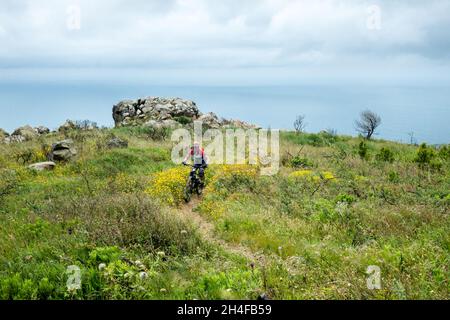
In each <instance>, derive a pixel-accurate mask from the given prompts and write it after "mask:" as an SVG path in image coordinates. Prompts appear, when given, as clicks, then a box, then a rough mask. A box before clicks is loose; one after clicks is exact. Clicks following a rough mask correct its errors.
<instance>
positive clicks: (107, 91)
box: [0, 83, 450, 144]
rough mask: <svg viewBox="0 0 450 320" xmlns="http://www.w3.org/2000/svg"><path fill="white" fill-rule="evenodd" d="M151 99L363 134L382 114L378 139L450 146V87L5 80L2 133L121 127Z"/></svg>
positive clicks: (289, 125) (0, 87) (0, 100)
mask: <svg viewBox="0 0 450 320" xmlns="http://www.w3.org/2000/svg"><path fill="white" fill-rule="evenodd" d="M148 96H161V97H180V98H184V99H190V100H193V101H195V102H196V103H197V106H198V107H199V108H200V110H201V111H202V112H204V113H206V112H210V111H211V112H215V113H216V114H218V115H219V116H222V117H225V118H232V119H240V120H244V121H247V122H250V123H255V124H258V125H260V126H261V127H263V128H271V129H285V130H292V129H293V123H294V121H295V119H296V117H297V116H299V115H304V116H305V121H306V123H307V126H306V131H307V132H320V131H321V130H327V129H333V130H336V131H337V133H338V134H345V135H353V136H356V135H357V132H356V130H355V126H354V122H355V120H356V119H357V118H358V116H359V113H360V112H361V111H363V110H366V109H370V110H372V111H374V112H376V113H377V114H379V115H380V116H381V119H382V124H381V126H380V127H379V130H378V133H377V136H376V138H379V139H387V140H394V141H399V142H405V143H410V142H415V143H421V142H426V143H428V144H446V143H450V88H449V87H446V86H439V85H436V86H432V85H430V86H425V87H423V86H380V85H376V86H371V85H352V86H349V85H309V86H308V85H302V86H263V87H262V86H162V85H145V84H142V85H140V84H133V85H119V84H101V83H96V84H76V83H51V84H48V83H23V84H5V83H0V128H3V129H5V130H6V131H8V132H12V131H13V130H14V129H15V128H17V127H19V126H22V125H25V124H29V125H32V126H38V125H44V126H47V127H49V128H51V129H55V128H57V127H58V126H59V125H60V124H62V123H63V122H64V121H65V120H66V119H73V120H86V119H88V120H91V121H95V122H97V123H98V124H99V125H100V126H113V125H114V122H113V119H112V107H113V105H114V104H116V103H117V102H119V101H120V100H124V99H136V98H141V97H148Z"/></svg>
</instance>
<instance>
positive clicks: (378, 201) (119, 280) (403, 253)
mask: <svg viewBox="0 0 450 320" xmlns="http://www.w3.org/2000/svg"><path fill="white" fill-rule="evenodd" d="M112 136H117V137H120V138H122V139H126V140H128V141H129V147H128V148H125V149H108V148H107V147H106V142H107V141H108V139H109V138H111V137H112ZM67 137H68V138H72V139H73V140H74V141H75V143H76V147H77V149H78V156H77V158H76V159H75V160H74V161H72V162H70V163H66V164H58V166H57V167H56V169H55V170H54V171H51V172H34V171H31V170H29V169H27V165H28V164H30V163H33V162H37V161H45V157H46V153H47V151H48V147H47V146H48V145H50V144H51V143H53V142H55V141H58V140H60V139H62V138H67ZM158 138H159V137H158V136H157V135H155V134H154V132H153V133H152V132H147V131H146V130H145V129H143V128H121V129H104V130H94V131H77V130H73V131H69V132H67V133H66V134H49V135H46V136H43V137H41V138H39V140H35V141H31V142H25V143H21V144H11V145H6V144H0V299H219V298H223V299H233V298H238V299H256V298H257V297H258V296H259V295H261V294H266V295H267V296H268V297H269V298H271V299H405V298H408V299H447V298H448V297H449V283H448V279H449V269H448V266H449V265H450V264H449V246H450V223H449V209H450V193H449V192H450V156H449V150H448V148H441V149H440V150H433V149H430V148H427V147H424V146H423V147H421V148H419V147H417V146H409V145H404V144H398V143H393V142H388V141H368V142H362V140H361V139H358V138H351V137H342V136H334V135H330V134H326V133H321V134H296V133H290V132H284V133H282V135H281V149H282V150H281V153H282V154H281V156H282V164H283V166H282V168H281V170H280V172H279V174H278V175H276V176H272V177H264V176H260V175H259V174H258V172H257V168H255V167H251V166H248V165H240V166H220V165H213V166H211V167H210V169H209V170H208V173H207V188H206V190H205V193H204V196H203V197H202V198H201V199H198V200H194V202H193V203H192V204H191V205H186V204H184V203H183V201H182V190H183V188H184V183H185V179H186V178H187V172H188V171H187V170H188V169H186V168H184V167H181V166H176V165H175V164H173V163H172V162H171V160H170V152H171V147H172V144H171V142H170V141H164V140H159V139H158ZM72 265H75V266H78V267H79V268H80V269H81V272H82V288H81V290H72V291H70V290H68V289H67V284H66V283H67V281H68V279H69V277H70V275H69V274H68V273H67V268H68V267H69V266H72ZM370 265H377V266H379V267H380V268H381V272H382V274H381V278H382V289H381V290H369V289H368V288H367V284H366V278H367V275H366V269H367V267H368V266H370Z"/></svg>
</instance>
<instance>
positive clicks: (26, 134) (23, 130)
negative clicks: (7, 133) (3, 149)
mask: <svg viewBox="0 0 450 320" xmlns="http://www.w3.org/2000/svg"><path fill="white" fill-rule="evenodd" d="M11 136H21V137H23V138H24V139H25V140H26V141H29V140H33V139H36V138H37V137H39V133H37V132H36V130H35V129H34V128H33V127H31V126H23V127H20V128H17V129H16V130H14V132H13V133H12V135H11Z"/></svg>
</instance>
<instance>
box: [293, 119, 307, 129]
mask: <svg viewBox="0 0 450 320" xmlns="http://www.w3.org/2000/svg"><path fill="white" fill-rule="evenodd" d="M305 128H306V122H305V116H304V115H301V116H297V119H295V122H294V129H295V131H296V132H297V133H302V132H303V131H305Z"/></svg>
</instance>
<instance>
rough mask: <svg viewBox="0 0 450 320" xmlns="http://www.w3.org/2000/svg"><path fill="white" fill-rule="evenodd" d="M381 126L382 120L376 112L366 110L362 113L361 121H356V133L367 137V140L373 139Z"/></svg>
mask: <svg viewBox="0 0 450 320" xmlns="http://www.w3.org/2000/svg"><path fill="white" fill-rule="evenodd" d="M380 125H381V118H380V116H379V115H377V114H376V113H375V112H372V111H370V110H365V111H363V112H361V115H360V119H359V120H356V121H355V127H356V131H358V132H359V133H361V134H363V135H365V136H366V139H368V140H369V139H370V138H372V135H373V134H374V133H375V130H376V129H377V128H378V127H379V126H380Z"/></svg>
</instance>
